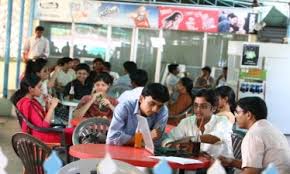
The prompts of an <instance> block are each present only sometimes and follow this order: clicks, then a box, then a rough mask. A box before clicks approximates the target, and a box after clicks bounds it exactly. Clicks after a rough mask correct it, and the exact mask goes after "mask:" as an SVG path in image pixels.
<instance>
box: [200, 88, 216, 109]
mask: <svg viewBox="0 0 290 174" xmlns="http://www.w3.org/2000/svg"><path fill="white" fill-rule="evenodd" d="M196 97H204V98H205V100H206V101H207V102H209V103H210V104H211V105H212V106H213V107H215V106H217V104H218V98H217V96H216V95H215V92H214V90H213V89H200V90H199V91H198V92H197V93H196V95H195V98H196Z"/></svg>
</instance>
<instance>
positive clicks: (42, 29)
mask: <svg viewBox="0 0 290 174" xmlns="http://www.w3.org/2000/svg"><path fill="white" fill-rule="evenodd" d="M35 31H44V27H43V26H40V25H39V26H37V27H35Z"/></svg>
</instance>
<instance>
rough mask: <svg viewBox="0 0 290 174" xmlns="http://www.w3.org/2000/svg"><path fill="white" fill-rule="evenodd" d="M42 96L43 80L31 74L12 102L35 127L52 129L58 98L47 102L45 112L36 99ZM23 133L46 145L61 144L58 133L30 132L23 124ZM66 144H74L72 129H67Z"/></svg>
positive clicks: (21, 84) (21, 85)
mask: <svg viewBox="0 0 290 174" xmlns="http://www.w3.org/2000/svg"><path fill="white" fill-rule="evenodd" d="M40 95H41V79H40V78H39V77H38V76H37V75H35V74H29V75H27V76H25V77H24V79H23V80H22V81H21V83H20V89H19V90H17V91H16V92H15V94H14V95H13V96H12V97H11V101H12V102H13V104H14V105H15V106H16V107H17V109H18V110H19V111H20V112H21V113H22V114H23V115H24V116H25V117H27V119H28V120H29V121H30V122H31V123H32V124H34V125H36V126H38V127H43V128H50V127H51V125H50V124H51V122H52V119H53V111H54V109H55V107H56V106H57V104H58V99H57V98H52V99H51V100H47V101H46V103H47V106H46V108H47V110H46V111H45V110H44V109H43V107H42V106H41V104H40V103H39V102H38V101H37V100H36V99H35V97H39V96H40ZM21 128H22V131H23V132H27V133H30V134H31V135H33V136H34V137H36V138H38V139H40V140H42V141H44V142H46V143H60V142H61V135H60V134H58V133H44V132H39V131H36V130H30V129H29V128H28V126H27V125H26V124H25V123H24V122H23V123H22V126H21ZM65 132H66V142H67V144H72V133H73V129H72V128H67V129H65Z"/></svg>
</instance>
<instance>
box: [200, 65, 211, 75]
mask: <svg viewBox="0 0 290 174" xmlns="http://www.w3.org/2000/svg"><path fill="white" fill-rule="evenodd" d="M201 70H202V71H207V72H208V73H209V74H210V73H211V68H210V67H209V66H205V67H203V68H202V69H201Z"/></svg>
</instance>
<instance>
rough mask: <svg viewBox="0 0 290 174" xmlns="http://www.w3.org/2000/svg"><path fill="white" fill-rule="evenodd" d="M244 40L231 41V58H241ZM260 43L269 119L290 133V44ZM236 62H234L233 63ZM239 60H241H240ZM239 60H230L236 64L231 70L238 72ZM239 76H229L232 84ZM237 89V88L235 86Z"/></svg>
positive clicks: (229, 47) (229, 48)
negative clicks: (263, 61)
mask: <svg viewBox="0 0 290 174" xmlns="http://www.w3.org/2000/svg"><path fill="white" fill-rule="evenodd" d="M243 43H244V42H235V41H233V42H229V46H228V54H229V59H231V58H232V59H239V58H240V55H241V54H242V49H243ZM255 44H258V45H260V53H259V55H260V56H259V57H260V58H261V57H265V69H266V70H267V76H266V96H265V100H266V103H267V106H268V120H269V121H270V122H271V123H273V124H274V125H275V126H276V127H277V128H279V129H280V130H281V131H282V132H283V133H284V134H290V124H289V122H290V111H288V108H290V102H289V101H290V77H289V76H290V45H286V44H273V43H255ZM233 62H234V63H233ZM238 62H239V60H238ZM238 62H237V60H229V63H232V64H235V65H236V66H232V69H230V67H229V69H230V70H229V72H230V73H231V72H232V73H233V74H235V73H237V69H236V68H238V67H237V63H238ZM236 78H237V76H234V75H232V76H231V77H229V82H230V84H231V86H234V88H235V83H236V82H237V79H236ZM235 89H236V88H235Z"/></svg>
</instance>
